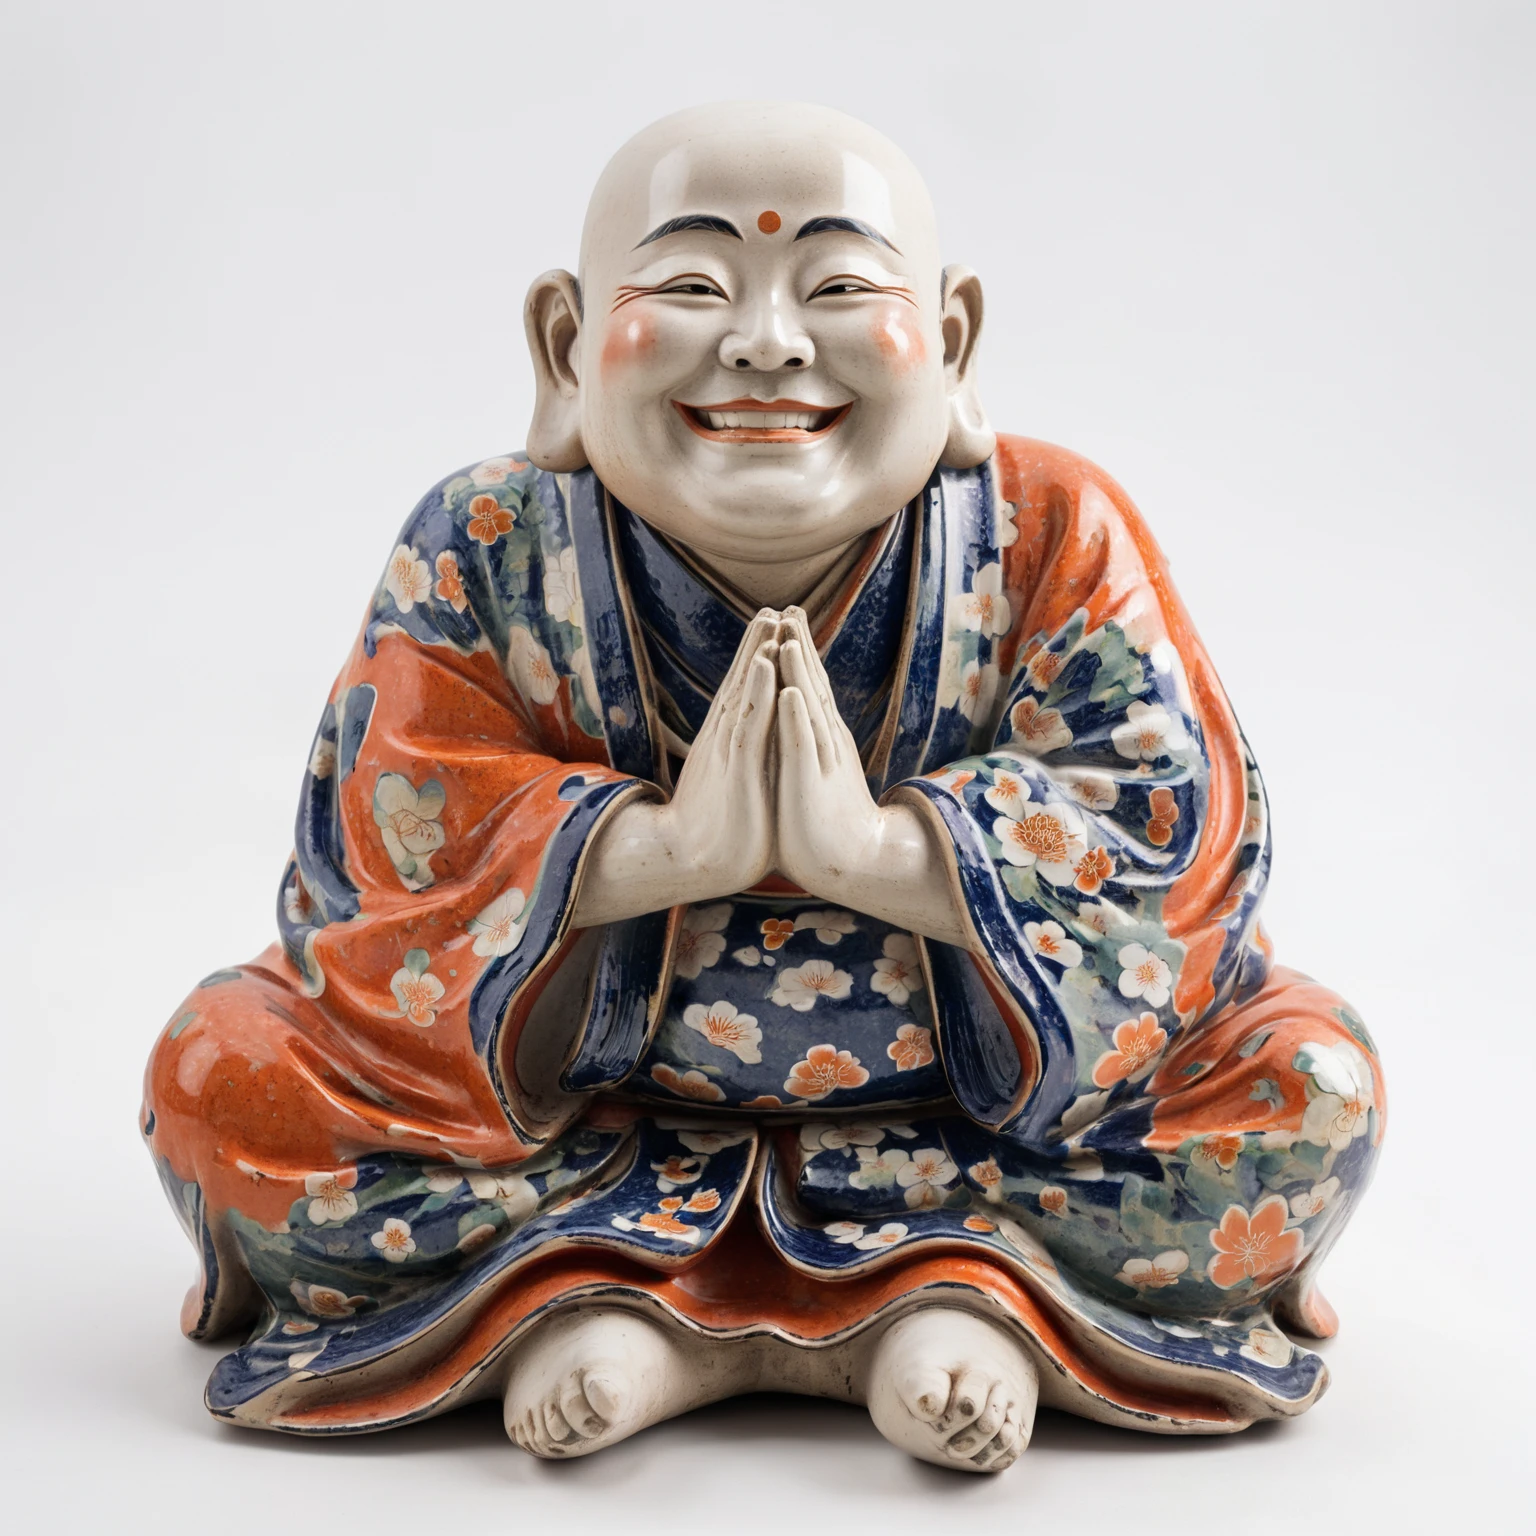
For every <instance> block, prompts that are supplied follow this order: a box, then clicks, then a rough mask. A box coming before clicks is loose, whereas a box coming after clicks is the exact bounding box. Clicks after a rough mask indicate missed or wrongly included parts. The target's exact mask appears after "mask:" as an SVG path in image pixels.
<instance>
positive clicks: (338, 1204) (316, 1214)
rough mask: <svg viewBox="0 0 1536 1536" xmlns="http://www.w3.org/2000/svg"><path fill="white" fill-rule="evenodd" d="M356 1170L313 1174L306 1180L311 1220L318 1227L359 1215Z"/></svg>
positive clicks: (305, 1185)
mask: <svg viewBox="0 0 1536 1536" xmlns="http://www.w3.org/2000/svg"><path fill="white" fill-rule="evenodd" d="M356 1187H357V1169H356V1168H338V1169H337V1170H336V1171H335V1172H334V1173H311V1174H309V1175H307V1176H306V1178H305V1180H304V1193H305V1194H306V1195H308V1196H309V1197H310V1201H309V1211H308V1215H309V1219H310V1220H311V1221H312V1222H313V1223H314V1224H315V1225H316V1226H317V1227H321V1226H324V1225H325V1223H326V1222H328V1221H346V1220H347V1218H348V1217H350V1216H355V1215H356V1214H357V1196H356V1195H354V1194H353V1193H352V1191H353V1190H354V1189H355V1188H356Z"/></svg>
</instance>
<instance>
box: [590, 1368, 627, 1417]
mask: <svg viewBox="0 0 1536 1536" xmlns="http://www.w3.org/2000/svg"><path fill="white" fill-rule="evenodd" d="M581 1391H582V1396H583V1397H584V1398H585V1399H586V1401H587V1404H588V1406H589V1407H590V1408H591V1410H592V1412H593V1413H594V1414H596V1415H597V1417H598V1419H599V1420H601V1427H603V1428H606V1427H607V1426H608V1425H610V1424H612V1423H614V1422H615V1421H616V1420H617V1419H618V1417H619V1415H620V1413H622V1412H623V1410H624V1389H623V1388H622V1387H621V1386H620V1385H619V1383H618V1382H617V1381H616V1380H615V1379H614V1378H613V1377H612V1376H610V1375H608V1374H607V1373H606V1372H604V1371H583V1372H582V1373H581Z"/></svg>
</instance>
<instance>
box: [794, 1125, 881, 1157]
mask: <svg viewBox="0 0 1536 1536" xmlns="http://www.w3.org/2000/svg"><path fill="white" fill-rule="evenodd" d="M884 1139H885V1128H884V1127H883V1126H879V1125H863V1124H857V1123H855V1124H852V1125H823V1124H821V1123H820V1122H818V1121H815V1120H808V1121H806V1123H805V1124H804V1125H802V1126H801V1127H800V1145H801V1146H802V1147H804V1148H805V1150H806V1151H807V1152H822V1151H828V1152H840V1151H847V1149H848V1148H849V1147H878V1146H879V1145H880V1143H881V1142H882V1141H883V1140H884Z"/></svg>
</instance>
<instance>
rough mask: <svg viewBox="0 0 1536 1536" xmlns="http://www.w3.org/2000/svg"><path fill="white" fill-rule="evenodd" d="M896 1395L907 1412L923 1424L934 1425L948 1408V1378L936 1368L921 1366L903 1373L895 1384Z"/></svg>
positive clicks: (949, 1383)
mask: <svg viewBox="0 0 1536 1536" xmlns="http://www.w3.org/2000/svg"><path fill="white" fill-rule="evenodd" d="M895 1385H896V1393H897V1396H899V1397H900V1398H901V1401H902V1403H903V1404H904V1405H905V1407H906V1409H907V1412H908V1413H910V1414H911V1415H912V1417H913V1418H914V1419H921V1420H922V1421H923V1422H924V1423H925V1424H935V1423H937V1422H938V1421H939V1419H941V1418H942V1417H943V1416H944V1410H945V1409H946V1408H947V1407H948V1406H949V1393H950V1386H951V1382H950V1377H949V1373H948V1372H947V1371H941V1370H940V1369H939V1368H938V1367H937V1366H932V1365H930V1366H921V1367H918V1368H916V1369H913V1370H909V1371H907V1372H905V1373H904V1374H903V1375H902V1376H901V1377H900V1379H899V1380H898V1381H897V1382H896V1384H895Z"/></svg>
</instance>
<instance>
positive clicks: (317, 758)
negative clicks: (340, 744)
mask: <svg viewBox="0 0 1536 1536" xmlns="http://www.w3.org/2000/svg"><path fill="white" fill-rule="evenodd" d="M309 771H310V773H311V774H313V775H314V777H315V778H317V779H328V778H330V776H331V775H332V774H333V773H335V771H336V743H335V742H334V741H332V740H331V739H330V738H329V737H327V736H320V737H317V738H316V741H315V745H314V749H313V750H312V751H311V752H310V754H309Z"/></svg>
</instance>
